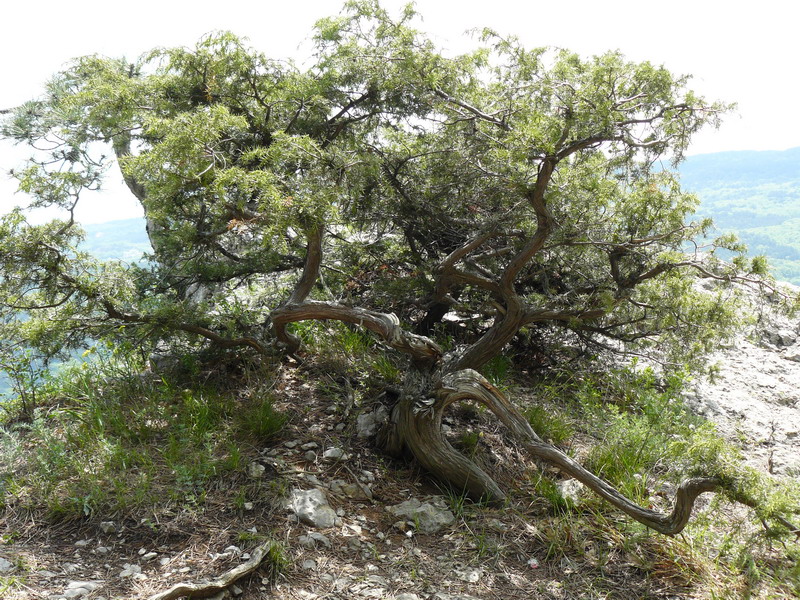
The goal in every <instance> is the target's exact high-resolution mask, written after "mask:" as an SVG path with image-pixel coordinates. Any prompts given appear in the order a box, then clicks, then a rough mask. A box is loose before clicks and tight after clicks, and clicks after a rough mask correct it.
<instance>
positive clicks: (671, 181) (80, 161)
mask: <svg viewBox="0 0 800 600" xmlns="http://www.w3.org/2000/svg"><path fill="white" fill-rule="evenodd" d="M414 18H415V14H414V12H413V10H412V9H411V8H407V9H406V10H405V11H404V12H403V13H402V14H401V15H400V16H399V17H398V18H396V19H395V18H392V17H391V16H390V15H389V14H387V13H386V12H385V11H384V10H383V9H382V8H381V7H380V6H379V5H378V3H377V2H373V1H370V0H364V1H359V2H350V3H348V4H347V5H346V8H345V10H344V11H343V13H342V14H341V16H339V17H335V18H330V19H324V20H321V21H319V22H318V24H317V27H316V32H315V36H314V42H315V54H314V57H313V60H312V61H310V66H307V67H302V68H301V67H299V66H296V65H294V64H293V63H291V62H290V61H286V60H280V59H272V58H268V57H266V56H263V55H262V54H260V53H258V52H256V51H255V50H253V49H251V48H250V47H248V45H247V44H246V42H245V41H243V40H241V39H239V38H237V37H236V36H234V35H233V34H231V33H215V34H211V35H209V36H207V37H205V38H203V39H202V40H200V41H199V42H198V44H197V45H196V46H195V47H194V48H167V49H156V50H153V51H152V52H150V53H148V54H146V55H144V56H143V57H141V58H140V59H139V60H137V61H136V62H133V63H130V62H127V61H125V60H117V59H110V58H105V57H101V56H88V57H83V58H79V59H77V60H75V61H74V63H72V64H71V65H70V66H69V67H68V68H67V69H66V70H64V71H62V72H60V73H58V74H56V75H55V76H54V77H53V78H52V79H51V80H50V82H49V83H48V84H47V87H46V89H45V92H44V94H43V95H42V96H41V97H40V98H38V99H35V100H32V101H30V102H28V103H26V104H24V105H22V106H20V107H17V108H15V109H14V110H13V111H12V112H11V113H10V114H9V115H8V117H7V118H6V119H5V121H4V122H3V125H2V134H3V136H4V137H6V138H11V139H13V140H16V141H17V142H19V143H22V144H27V145H30V146H31V147H32V148H34V149H36V153H35V155H34V157H33V158H32V159H31V160H30V162H29V163H28V164H27V166H25V167H24V168H22V169H20V170H17V171H15V172H14V176H15V177H16V178H17V179H18V180H19V186H20V189H21V190H22V191H24V192H26V193H27V194H28V195H29V196H30V197H31V198H32V201H31V205H32V206H34V207H42V206H58V207H61V208H62V209H63V210H64V211H65V212H64V214H65V218H64V219H63V220H58V221H53V222H51V223H48V224H45V225H31V224H29V223H28V222H27V220H26V219H25V217H24V214H23V212H22V211H20V210H15V211H14V212H12V213H10V214H8V215H6V216H4V217H3V219H2V223H1V224H0V229H1V230H2V236H1V238H0V239H2V252H0V265H1V266H2V273H3V276H2V281H1V282H0V285H1V286H2V291H1V292H0V298H1V299H2V311H3V318H2V323H3V324H2V327H3V332H4V334H5V336H6V339H7V340H9V342H8V343H11V344H20V345H22V344H24V345H26V346H32V347H35V348H37V349H39V350H40V351H41V352H43V353H44V354H45V355H48V356H53V355H56V354H57V353H59V352H62V351H64V350H65V349H69V348H71V347H79V346H80V345H81V344H83V343H84V342H85V340H86V338H87V337H91V338H101V337H107V338H109V339H115V340H119V339H127V340H135V342H136V343H137V344H140V345H144V346H147V347H151V348H154V347H155V346H156V345H157V344H163V343H172V344H183V346H182V347H183V348H184V351H186V348H188V347H191V348H194V349H201V348H203V347H206V346H210V347H214V348H216V349H219V350H225V351H231V352H240V353H255V354H270V353H274V352H276V351H285V352H288V353H290V354H296V353H298V352H301V343H302V340H301V339H300V336H298V335H297V332H294V331H292V329H291V327H292V324H293V323H296V322H298V321H305V320H337V321H342V322H345V323H349V324H351V325H352V326H354V327H364V328H366V329H369V330H371V331H372V332H374V333H375V334H376V335H377V337H378V338H379V339H380V340H382V341H383V342H384V343H385V344H386V345H388V346H390V347H391V348H394V349H395V350H397V351H399V352H401V353H405V354H407V355H408V356H409V367H408V377H407V378H406V381H405V383H404V386H403V390H402V393H401V398H400V400H399V402H398V403H397V405H396V406H395V407H394V413H393V419H392V427H393V428H394V429H393V431H390V432H389V433H388V434H387V436H386V438H387V441H386V445H387V448H388V449H390V450H393V451H395V452H400V451H401V450H402V449H403V448H408V449H410V450H411V452H412V453H413V454H414V455H415V456H416V458H417V460H419V461H420V462H421V463H422V464H423V466H425V467H426V468H427V469H429V470H430V471H431V472H433V473H434V474H435V475H436V476H438V477H439V478H441V479H443V480H445V481H448V482H449V483H451V484H452V485H453V486H455V487H457V488H460V489H465V490H467V491H469V492H470V493H471V494H472V495H473V496H475V497H492V498H495V499H496V498H502V496H503V492H502V491H501V490H500V489H499V487H498V486H497V485H496V484H495V483H494V482H493V481H492V479H491V478H490V477H489V476H488V475H486V474H485V473H483V471H481V469H479V468H478V467H477V466H475V465H474V464H473V463H472V462H471V461H469V460H468V459H467V458H465V457H463V456H461V455H460V454H458V453H457V452H455V451H454V450H453V449H452V448H450V446H449V444H448V443H447V441H446V440H445V439H444V438H443V437H442V436H441V433H440V427H439V425H440V421H441V415H442V413H443V411H444V410H445V409H446V408H447V406H448V405H449V404H451V403H452V402H456V401H460V400H463V399H472V400H475V401H477V402H482V403H484V404H485V405H487V406H488V407H489V408H490V409H491V410H492V411H493V412H495V414H497V416H498V417H499V418H500V419H501V420H502V421H503V422H504V423H505V424H506V425H507V426H508V427H509V428H510V429H511V431H512V433H513V434H514V435H515V436H516V438H517V439H518V440H520V443H521V444H522V445H523V446H524V447H526V448H527V449H529V450H530V451H531V452H532V453H534V454H535V455H537V456H539V457H542V458H545V459H547V460H552V461H553V462H555V463H556V464H558V465H559V466H560V467H561V468H562V469H564V470H566V472H568V473H570V474H571V475H573V476H574V477H576V478H578V479H580V480H581V481H584V483H587V485H589V486H590V487H592V489H594V490H595V491H597V492H598V493H599V494H601V495H602V496H603V497H605V498H607V499H609V500H610V501H612V502H613V503H615V504H616V505H617V506H620V507H621V508H622V509H623V510H625V511H626V512H628V513H629V514H631V515H632V516H634V517H635V518H637V519H639V520H641V521H642V522H645V523H646V524H647V525H649V526H651V527H654V528H656V529H659V530H661V531H665V532H668V533H674V532H675V531H679V530H680V528H682V527H683V525H684V524H685V522H686V519H688V516H689V510H690V507H691V502H692V501H693V499H694V497H695V496H696V495H697V494H698V493H700V492H702V491H707V490H710V489H715V488H716V487H718V486H719V485H720V480H718V479H714V478H706V479H698V480H690V481H689V482H687V484H686V486H685V487H683V488H681V492H680V493H679V500H678V505H677V506H676V509H675V512H674V513H673V514H672V515H660V514H657V513H654V511H649V510H646V509H642V508H640V507H637V506H635V505H633V504H632V503H631V502H630V501H628V500H627V499H625V498H624V497H622V496H621V495H620V494H619V493H618V492H617V491H616V490H614V489H613V488H611V486H609V485H608V484H607V483H605V482H603V481H602V480H600V479H598V478H596V477H594V476H593V475H591V474H590V473H588V472H587V471H585V469H583V467H581V466H580V465H578V464H577V463H575V462H574V461H572V459H570V458H568V457H567V456H566V455H564V454H563V453H561V452H560V451H558V450H557V449H555V448H553V447H552V446H550V445H549V444H546V443H544V442H542V441H541V440H540V439H539V438H538V436H536V434H535V433H533V432H532V431H531V430H530V427H529V426H528V425H527V422H525V421H524V419H521V418H520V417H519V413H518V412H517V411H516V409H514V407H513V405H511V403H510V402H508V400H506V399H505V397H504V396H503V395H502V394H500V393H499V392H498V391H497V390H496V389H494V388H493V387H492V386H491V385H490V384H488V382H486V380H484V379H483V378H482V377H481V376H480V375H478V373H477V372H476V370H477V369H480V368H481V367H483V366H484V365H485V364H486V363H487V362H488V361H490V360H491V359H492V358H493V357H496V356H498V355H500V354H501V353H502V352H503V351H504V350H505V349H506V348H508V346H509V344H511V343H512V342H515V340H516V342H515V343H520V344H522V345H524V346H525V347H526V348H527V349H528V350H529V351H530V356H531V357H536V358H531V360H537V361H539V362H540V363H541V365H546V364H550V363H553V362H556V361H558V360H559V358H560V357H562V356H565V355H567V354H568V353H569V352H571V351H578V350H586V351H590V352H593V353H598V352H621V351H625V352H629V353H644V354H650V355H653V356H658V358H659V360H661V361H662V362H663V363H664V364H672V365H683V364H685V363H687V362H692V361H696V360H697V359H699V357H701V356H702V355H703V354H704V353H705V352H707V351H708V350H709V349H710V348H711V347H712V346H713V344H714V343H715V340H717V339H719V337H720V336H722V335H725V334H726V331H727V329H726V328H727V327H728V326H729V325H730V323H731V322H733V321H736V320H737V319H738V314H737V312H736V310H735V306H734V304H732V302H731V299H732V297H733V292H731V291H730V290H729V289H727V288H725V287H724V286H723V287H720V289H719V291H718V293H714V294H709V293H706V292H701V291H699V290H698V289H697V287H696V286H695V285H694V282H695V280H696V278H697V277H711V278H715V279H717V280H720V281H723V282H730V281H733V280H746V281H753V282H755V281H757V280H758V276H760V275H763V274H764V273H765V267H764V264H763V261H761V260H760V259H753V260H750V259H747V258H745V257H744V255H742V254H740V255H738V256H737V257H736V258H735V259H733V262H723V261H721V260H719V259H718V258H717V256H716V254H717V251H718V250H719V249H726V250H729V251H734V252H741V250H742V248H741V247H740V246H739V245H738V244H737V243H736V241H735V240H734V239H732V238H729V237H722V238H719V239H716V240H713V241H710V240H709V237H708V234H709V231H710V227H711V223H710V222H709V221H708V220H698V221H695V220H692V212H693V210H694V208H695V207H696V205H697V200H696V198H694V197H693V196H692V195H690V194H687V193H685V192H683V191H682V190H681V188H680V183H679V180H678V177H677V175H676V173H675V171H674V170H673V168H674V166H675V165H677V164H678V162H680V161H681V160H682V158H683V156H684V153H685V151H686V149H687V147H688V144H689V142H690V140H691V137H692V135H693V134H694V133H695V132H697V131H698V130H699V129H701V128H702V127H705V126H716V125H717V124H718V122H719V118H720V115H721V114H722V113H723V112H725V110H726V109H727V108H728V107H727V106H726V105H724V104H721V103H718V102H709V101H707V100H705V99H703V98H702V97H700V96H698V95H696V94H695V93H694V92H692V91H691V90H690V89H689V88H688V87H687V85H688V82H689V79H688V78H687V77H681V76H676V75H673V74H672V73H670V72H669V71H667V70H666V69H665V68H663V67H659V66H656V65H652V64H650V63H647V62H644V63H636V62H630V61H628V60H626V59H625V58H624V57H623V56H622V55H621V54H620V53H618V52H610V53H607V54H604V55H601V56H594V57H590V58H582V57H579V56H577V55H576V54H573V53H571V52H568V51H565V50H554V49H547V48H534V49H528V48H525V47H523V46H522V44H521V43H520V42H519V41H518V40H517V39H515V38H513V37H504V36H501V35H499V34H497V33H495V32H492V31H488V30H487V31H483V32H481V33H480V35H479V40H480V45H479V48H478V49H476V50H475V51H473V52H471V53H468V54H465V55H460V56H447V55H445V54H443V53H442V52H441V51H439V50H438V49H437V48H436V47H435V45H434V44H433V43H432V42H431V41H430V40H429V39H428V38H427V37H426V36H425V35H424V34H423V33H421V32H419V31H417V30H416V29H415V28H414ZM115 164H116V165H118V166H119V168H120V169H121V171H122V173H123V176H124V179H125V182H126V184H127V187H128V188H129V190H130V192H131V193H132V194H134V195H135V196H136V198H137V199H138V200H139V201H140V202H141V205H142V207H143V209H144V213H145V216H146V221H147V231H148V235H149V238H150V241H151V244H152V254H151V255H149V256H148V257H147V258H148V260H147V261H143V262H142V263H140V264H134V265H126V264H122V263H119V262H106V263H98V262H97V261H95V260H93V259H92V258H91V257H90V256H88V255H86V254H84V253H82V252H80V251H79V250H77V249H76V248H77V246H76V243H77V242H78V241H79V240H80V236H81V233H80V228H79V226H78V224H77V223H76V222H75V221H74V219H73V213H74V209H75V206H76V205H77V203H78V202H79V199H80V195H81V193H82V192H83V191H84V190H90V189H95V188H98V187H100V185H101V182H102V179H103V176H104V174H105V173H106V171H107V170H108V169H109V168H114V167H113V165H115ZM20 313H24V314H25V315H26V317H25V319H24V320H20V319H19V318H18V315H19V314H20ZM187 344H188V346H187ZM445 348H446V349H445ZM681 494H683V495H682V496H681ZM687 505H688V507H689V508H687Z"/></svg>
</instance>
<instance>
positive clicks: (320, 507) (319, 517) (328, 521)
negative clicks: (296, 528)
mask: <svg viewBox="0 0 800 600" xmlns="http://www.w3.org/2000/svg"><path fill="white" fill-rule="evenodd" d="M288 508H289V510H291V511H292V512H294V514H296V515H297V518H298V519H300V521H302V522H303V523H306V524H307V525H311V526H312V527H319V528H322V529H324V528H326V527H333V525H334V523H335V522H336V512H335V511H334V510H333V509H332V508H331V506H330V505H329V504H328V499H327V498H326V497H325V493H324V492H323V491H322V490H318V489H313V490H297V489H295V490H292V493H291V496H290V498H289V503H288Z"/></svg>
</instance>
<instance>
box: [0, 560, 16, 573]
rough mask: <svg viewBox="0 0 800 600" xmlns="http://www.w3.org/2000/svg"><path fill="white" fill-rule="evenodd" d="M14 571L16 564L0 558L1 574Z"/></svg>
mask: <svg viewBox="0 0 800 600" xmlns="http://www.w3.org/2000/svg"><path fill="white" fill-rule="evenodd" d="M13 570H14V563H12V562H11V561H8V560H6V559H5V558H3V557H2V556H0V573H10V572H11V571H13Z"/></svg>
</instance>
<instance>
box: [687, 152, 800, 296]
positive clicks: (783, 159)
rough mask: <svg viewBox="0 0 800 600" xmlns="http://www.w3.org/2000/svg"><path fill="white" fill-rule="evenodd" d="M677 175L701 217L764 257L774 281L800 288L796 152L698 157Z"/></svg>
mask: <svg viewBox="0 0 800 600" xmlns="http://www.w3.org/2000/svg"><path fill="white" fill-rule="evenodd" d="M680 171H681V180H682V182H683V187H684V188H685V189H686V190H688V191H692V192H694V193H696V194H697V195H698V196H699V197H700V199H701V206H700V209H699V210H698V214H699V215H701V216H704V217H705V216H708V217H711V218H713V219H714V223H715V224H716V225H717V228H718V229H720V230H721V231H733V232H735V233H737V234H738V235H739V237H740V238H741V239H742V240H743V241H744V242H745V243H746V244H747V245H748V247H749V250H750V254H752V255H756V254H764V255H766V256H767V257H768V258H769V259H770V264H771V265H772V266H773V271H774V274H775V277H776V278H777V279H779V280H783V281H789V282H791V283H794V284H796V285H800V148H792V149H790V150H784V151H762V152H755V151H742V152H717V153H714V154H700V155H697V156H691V157H689V158H688V159H687V160H686V162H685V163H683V164H682V165H681V168H680Z"/></svg>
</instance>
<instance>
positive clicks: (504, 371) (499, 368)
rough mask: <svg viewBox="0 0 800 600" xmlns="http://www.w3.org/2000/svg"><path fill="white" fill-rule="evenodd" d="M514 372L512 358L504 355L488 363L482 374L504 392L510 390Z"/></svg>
mask: <svg viewBox="0 0 800 600" xmlns="http://www.w3.org/2000/svg"><path fill="white" fill-rule="evenodd" d="M512 371H513V363H512V361H511V359H510V358H508V357H507V356H504V355H502V354H500V355H498V356H495V357H494V358H492V359H491V360H490V361H489V362H487V363H486V364H485V365H484V367H483V369H481V372H482V374H483V376H484V377H486V379H488V380H489V382H490V383H491V384H492V385H493V386H495V387H497V388H500V389H502V390H504V389H507V388H508V384H509V381H510V379H511V374H512Z"/></svg>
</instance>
